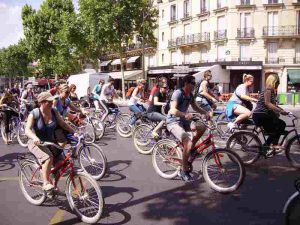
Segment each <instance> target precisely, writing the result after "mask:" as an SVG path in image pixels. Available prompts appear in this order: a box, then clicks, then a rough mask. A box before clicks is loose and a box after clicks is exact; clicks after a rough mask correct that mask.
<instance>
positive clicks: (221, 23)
mask: <svg viewBox="0 0 300 225" xmlns="http://www.w3.org/2000/svg"><path fill="white" fill-rule="evenodd" d="M225 28H226V26H225V16H219V17H218V30H225Z"/></svg>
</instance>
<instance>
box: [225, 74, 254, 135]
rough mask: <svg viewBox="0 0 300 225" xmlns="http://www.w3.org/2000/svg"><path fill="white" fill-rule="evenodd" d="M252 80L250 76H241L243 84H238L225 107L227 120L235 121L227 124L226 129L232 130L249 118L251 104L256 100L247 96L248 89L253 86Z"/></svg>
mask: <svg viewBox="0 0 300 225" xmlns="http://www.w3.org/2000/svg"><path fill="white" fill-rule="evenodd" d="M253 82H254V79H253V76H252V75H251V74H244V75H243V84H240V85H239V86H238V87H237V88H236V90H235V92H234V93H233V95H232V96H231V98H230V99H229V101H228V102H227V105H226V115H227V117H228V118H229V119H234V118H235V117H236V119H235V120H234V121H233V122H230V123H228V125H227V126H228V128H229V129H230V130H232V129H233V128H234V127H236V126H237V125H238V124H240V123H241V122H242V121H245V120H247V119H249V118H250V116H251V111H252V107H253V106H252V102H257V99H255V98H251V97H250V96H249V93H250V91H249V89H250V87H251V86H252V85H253Z"/></svg>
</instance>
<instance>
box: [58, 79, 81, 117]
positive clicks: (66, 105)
mask: <svg viewBox="0 0 300 225" xmlns="http://www.w3.org/2000/svg"><path fill="white" fill-rule="evenodd" d="M69 95H70V90H69V86H68V85H67V84H61V85H60V86H59V96H58V98H56V99H55V101H54V102H53V107H55V108H56V110H57V111H58V112H59V114H60V115H61V116H62V117H63V118H65V117H70V118H72V117H73V116H72V115H71V114H70V113H69V112H68V110H71V111H73V112H79V113H81V114H86V112H85V111H84V110H83V109H78V108H77V107H75V106H74V105H73V104H72V101H71V100H70V98H69Z"/></svg>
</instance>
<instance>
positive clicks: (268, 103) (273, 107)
mask: <svg viewBox="0 0 300 225" xmlns="http://www.w3.org/2000/svg"><path fill="white" fill-rule="evenodd" d="M264 97H265V104H266V106H267V108H268V109H269V110H272V111H274V112H277V113H281V114H287V113H286V112H285V111H284V110H283V109H282V108H280V107H278V106H276V105H274V104H273V103H272V102H271V91H270V90H266V91H265V94H264Z"/></svg>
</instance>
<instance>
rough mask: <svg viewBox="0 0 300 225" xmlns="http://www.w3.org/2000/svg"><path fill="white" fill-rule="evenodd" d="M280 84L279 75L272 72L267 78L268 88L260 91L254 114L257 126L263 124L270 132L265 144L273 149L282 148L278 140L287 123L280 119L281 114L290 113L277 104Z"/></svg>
mask: <svg viewBox="0 0 300 225" xmlns="http://www.w3.org/2000/svg"><path fill="white" fill-rule="evenodd" d="M278 86H279V77H278V75H277V74H270V75H269V76H268V78H267V80H266V88H265V90H264V91H263V92H261V93H260V95H259V99H258V102H257V105H256V108H255V109H254V111H253V116H252V117H253V120H254V122H255V124H256V125H257V126H262V127H263V128H264V130H265V131H266V132H267V133H270V135H269V136H268V138H267V140H266V143H265V145H266V146H270V147H271V150H272V149H276V148H281V146H278V141H279V138H280V135H281V134H282V133H283V132H284V130H285V127H286V124H285V122H284V121H283V120H281V119H279V115H280V114H282V115H288V112H286V111H285V110H283V109H282V108H280V107H279V106H278V105H277V101H276V98H277V96H276V92H277V88H278Z"/></svg>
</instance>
